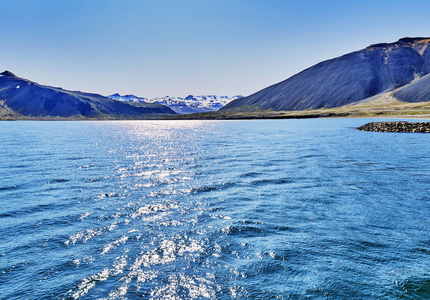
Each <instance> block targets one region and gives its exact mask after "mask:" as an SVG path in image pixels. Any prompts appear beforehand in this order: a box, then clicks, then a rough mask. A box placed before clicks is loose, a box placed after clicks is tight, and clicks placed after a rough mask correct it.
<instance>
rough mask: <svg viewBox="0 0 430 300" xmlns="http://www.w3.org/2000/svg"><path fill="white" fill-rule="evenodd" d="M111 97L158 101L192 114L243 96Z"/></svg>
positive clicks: (217, 107) (218, 106)
mask: <svg viewBox="0 0 430 300" xmlns="http://www.w3.org/2000/svg"><path fill="white" fill-rule="evenodd" d="M108 97H109V98H111V99H115V100H121V101H126V102H136V103H158V104H164V105H167V106H168V107H170V108H171V109H172V110H174V111H175V112H177V113H179V114H192V113H199V112H209V111H216V110H218V109H220V108H221V107H223V106H224V105H226V104H227V103H229V102H230V101H232V100H234V99H237V98H241V97H243V96H240V95H238V96H233V97H229V96H216V95H202V96H193V95H189V96H187V97H185V98H182V97H170V96H165V97H158V98H153V99H148V98H142V97H137V96H134V95H125V96H121V95H119V94H113V95H110V96H108Z"/></svg>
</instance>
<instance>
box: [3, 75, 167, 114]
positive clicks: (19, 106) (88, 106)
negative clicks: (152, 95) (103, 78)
mask: <svg viewBox="0 0 430 300" xmlns="http://www.w3.org/2000/svg"><path fill="white" fill-rule="evenodd" d="M161 114H175V112H174V111H173V110H171V109H170V108H169V107H167V106H165V105H160V104H152V103H126V102H122V101H116V100H112V99H109V98H107V97H103V96H101V95H98V94H90V93H83V92H72V91H67V90H63V89H61V88H55V87H50V86H43V85H39V84H37V83H35V82H31V81H29V80H26V79H23V78H19V77H16V76H15V75H14V74H12V73H11V72H9V71H5V72H3V73H0V117H8V116H9V117H11V116H27V117H82V116H83V117H89V118H105V117H108V118H150V117H151V116H158V115H161Z"/></svg>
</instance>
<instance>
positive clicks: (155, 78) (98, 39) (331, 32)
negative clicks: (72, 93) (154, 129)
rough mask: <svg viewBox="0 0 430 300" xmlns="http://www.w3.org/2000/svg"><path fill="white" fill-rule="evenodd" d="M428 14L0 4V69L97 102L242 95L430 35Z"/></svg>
mask: <svg viewBox="0 0 430 300" xmlns="http://www.w3.org/2000/svg"><path fill="white" fill-rule="evenodd" d="M429 12H430V1H425V0H423V1H416V0H415V1H414V0H408V1H396V0H390V1H388V0H379V1H378V0H373V1H369V0H360V1H350V0H344V1H335V0H300V1H299V0H297V1H289V0H258V1H257V0H200V1H197V0H151V1H148V0H141V1H139V0H75V1H67V0H0V38H1V43H0V69H1V70H6V69H7V70H10V71H12V72H14V73H15V74H16V75H18V76H20V77H24V78H28V79H31V80H33V81H36V82H39V83H41V84H47V85H53V86H61V87H63V88H66V89H72V90H81V91H87V92H97V93H100V94H103V95H108V94H111V93H115V92H118V93H120V94H135V95H138V96H143V97H156V96H165V95H171V96H186V95H188V94H195V95H196V94H217V95H236V94H243V95H249V94H252V93H254V92H256V91H258V90H260V89H262V88H264V87H266V86H269V85H271V84H274V83H276V82H279V81H281V80H284V79H286V78H288V77H290V76H291V75H294V74H295V73H297V72H299V71H301V70H303V69H305V68H307V67H310V66H312V65H314V64H316V63H318V62H320V61H322V60H326V59H330V58H334V57H337V56H340V55H343V54H346V53H348V52H352V51H355V50H359V49H362V48H365V47H366V46H368V45H369V44H373V43H379V42H393V41H396V40H398V39H399V38H402V37H405V36H430V18H429Z"/></svg>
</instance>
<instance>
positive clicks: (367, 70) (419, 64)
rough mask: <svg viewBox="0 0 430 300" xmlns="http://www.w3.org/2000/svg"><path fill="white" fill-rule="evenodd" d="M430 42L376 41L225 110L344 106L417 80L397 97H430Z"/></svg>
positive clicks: (419, 40) (286, 109)
mask: <svg viewBox="0 0 430 300" xmlns="http://www.w3.org/2000/svg"><path fill="white" fill-rule="evenodd" d="M429 43H430V38H403V39H400V40H398V41H397V42H394V43H383V44H375V45H371V46H369V47H367V48H365V49H363V50H360V51H356V52H353V53H349V54H346V55H344V56H341V57H338V58H334V59H330V60H327V61H324V62H321V63H319V64H316V65H314V66H312V67H310V68H308V69H306V70H304V71H302V72H300V73H298V74H296V75H294V76H292V77H290V78H288V79H286V80H284V81H282V82H280V83H277V84H274V85H272V86H269V87H267V88H265V89H263V90H261V91H258V92H256V93H255V94H252V95H250V96H248V97H244V98H240V99H236V100H234V101H232V102H230V103H229V104H227V105H226V106H225V107H223V108H222V110H229V109H249V108H257V109H267V110H275V111H294V110H306V109H318V108H323V107H327V108H332V107H339V106H343V105H346V104H350V103H354V102H358V101H360V100H363V99H366V98H369V97H372V96H374V95H377V94H380V93H384V92H389V91H393V90H395V89H398V88H401V87H402V86H405V85H407V84H410V83H412V82H413V83H412V84H411V86H410V87H408V88H406V87H405V89H404V90H401V91H398V92H396V93H395V94H394V96H395V97H399V99H400V100H402V101H407V102H414V101H418V100H420V101H421V100H423V99H427V101H430V97H428V96H430V93H429V92H430V89H429V88H428V85H426V82H427V81H429V80H430V79H429V78H428V77H426V76H425V75H427V74H428V73H429V72H430V47H428V45H429ZM421 80H424V81H421ZM423 88H426V89H427V92H424V91H423V90H422V89H423ZM418 91H420V92H418ZM424 94H426V95H427V96H426V95H424ZM417 97H418V98H417Z"/></svg>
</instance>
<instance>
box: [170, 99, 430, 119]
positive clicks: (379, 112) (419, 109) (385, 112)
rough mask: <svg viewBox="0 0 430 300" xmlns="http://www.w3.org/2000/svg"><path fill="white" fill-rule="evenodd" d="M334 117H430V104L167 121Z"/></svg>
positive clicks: (232, 113) (246, 112) (247, 111)
mask: <svg viewBox="0 0 430 300" xmlns="http://www.w3.org/2000/svg"><path fill="white" fill-rule="evenodd" d="M336 117H343V118H345V117H356V118H357V117H413V118H430V102H420V103H405V102H400V101H392V102H391V103H385V102H383V101H382V102H381V101H374V102H368V103H361V104H356V105H353V106H342V107H337V108H321V109H314V110H302V111H271V110H258V109H255V108H252V107H248V108H242V109H236V110H234V109H233V110H228V111H218V112H209V113H197V114H189V115H176V116H169V117H167V118H166V119H170V120H202V119H203V120H205V119H207V120H215V119H305V118H336Z"/></svg>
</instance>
